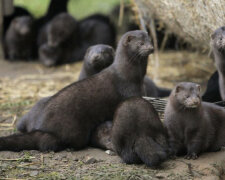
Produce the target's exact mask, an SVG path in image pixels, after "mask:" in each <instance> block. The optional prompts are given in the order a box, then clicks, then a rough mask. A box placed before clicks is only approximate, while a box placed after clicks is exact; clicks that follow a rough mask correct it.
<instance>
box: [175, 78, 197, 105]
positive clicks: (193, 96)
mask: <svg viewBox="0 0 225 180" xmlns="http://www.w3.org/2000/svg"><path fill="white" fill-rule="evenodd" d="M200 92H201V87H200V85H199V84H196V83H191V82H182V83H179V84H177V86H176V87H175V89H174V90H173V93H172V96H174V98H175V99H176V102H178V103H179V105H181V106H183V107H185V109H187V108H197V107H199V106H200V104H201V98H200Z"/></svg>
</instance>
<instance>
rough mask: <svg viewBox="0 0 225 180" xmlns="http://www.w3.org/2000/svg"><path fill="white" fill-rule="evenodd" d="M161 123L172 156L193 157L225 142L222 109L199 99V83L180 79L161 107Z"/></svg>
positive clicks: (214, 148) (224, 112)
mask: <svg viewBox="0 0 225 180" xmlns="http://www.w3.org/2000/svg"><path fill="white" fill-rule="evenodd" d="M164 123H165V126H166V127H167V130H168V133H169V142H170V147H171V150H172V151H173V153H174V155H181V154H186V156H185V158H187V159H196V158H198V156H199V154H200V153H203V152H207V151H218V150H220V148H221V147H222V146H224V145H225V131H224V129H225V110H224V108H222V107H219V106H217V105H214V104H212V103H206V102H201V98H200V85H198V84H195V83H189V82H183V83H179V84H177V86H176V87H175V88H174V89H173V91H172V93H171V95H170V97H169V101H168V103H167V105H166V109H165V120H164Z"/></svg>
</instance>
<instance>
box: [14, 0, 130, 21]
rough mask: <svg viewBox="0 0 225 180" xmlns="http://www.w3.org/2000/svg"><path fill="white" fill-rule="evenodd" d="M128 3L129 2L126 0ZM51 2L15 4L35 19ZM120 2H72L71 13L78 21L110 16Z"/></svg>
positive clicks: (27, 0)
mask: <svg viewBox="0 0 225 180" xmlns="http://www.w3.org/2000/svg"><path fill="white" fill-rule="evenodd" d="M126 1H128V0H126ZM49 2H50V0H14V4H15V5H18V6H22V7H25V8H26V9H28V10H29V11H30V12H31V13H32V14H33V15H34V16H35V17H40V16H42V15H44V14H45V12H46V11H47V7H48V4H49ZM119 2H120V0H70V1H69V3H68V9H69V12H70V13H71V14H72V15H73V16H74V17H76V18H77V19H80V18H83V17H85V16H88V15H90V14H93V13H96V12H100V13H104V14H108V13H109V12H110V11H111V10H112V8H113V7H114V6H115V5H117V4H119Z"/></svg>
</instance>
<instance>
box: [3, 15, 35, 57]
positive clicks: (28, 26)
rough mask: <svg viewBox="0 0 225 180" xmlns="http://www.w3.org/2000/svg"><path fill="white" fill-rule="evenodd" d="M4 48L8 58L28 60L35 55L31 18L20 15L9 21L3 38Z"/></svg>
mask: <svg viewBox="0 0 225 180" xmlns="http://www.w3.org/2000/svg"><path fill="white" fill-rule="evenodd" d="M4 50H5V54H6V58H7V59H9V60H17V59H21V60H23V59H24V60H30V59H33V58H34V57H35V30H34V27H33V18H32V17H30V16H20V17H17V18H15V19H13V20H12V21H11V24H10V26H9V28H8V30H7V31H6V35H5V38H4Z"/></svg>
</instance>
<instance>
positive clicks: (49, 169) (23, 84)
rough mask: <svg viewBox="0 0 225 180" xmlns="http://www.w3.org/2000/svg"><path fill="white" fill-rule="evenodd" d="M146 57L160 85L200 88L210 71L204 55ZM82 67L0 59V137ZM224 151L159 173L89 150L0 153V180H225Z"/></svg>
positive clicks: (176, 162) (172, 164)
mask: <svg viewBox="0 0 225 180" xmlns="http://www.w3.org/2000/svg"><path fill="white" fill-rule="evenodd" d="M155 59H156V57H154V56H152V57H150V62H149V66H148V75H149V76H151V77H152V78H153V79H154V80H155V82H156V83H157V84H158V85H160V86H163V87H168V88H172V87H173V86H174V84H176V83H177V82H179V81H193V82H197V83H200V84H201V85H202V86H203V90H204V87H205V84H206V82H207V79H208V78H209V76H210V74H212V73H213V72H214V70H215V68H214V66H213V63H212V61H211V60H210V59H209V58H208V57H207V56H205V55H199V54H197V53H190V52H176V53H174V52H167V53H160V54H159V59H160V61H159V68H158V70H157V68H156V67H157V66H156V62H155ZM81 65H82V63H81V62H79V63H75V64H72V65H64V66H61V67H56V68H44V67H43V66H41V65H40V64H38V63H37V62H34V63H25V62H19V63H10V62H7V61H4V60H1V61H0V136H5V135H9V134H12V133H13V132H15V131H16V129H15V124H16V122H17V120H18V119H19V118H20V117H21V116H22V115H23V114H24V113H25V112H27V111H28V110H29V108H30V107H31V106H32V105H33V104H34V103H35V102H36V101H37V100H38V99H40V98H42V97H45V96H49V95H52V94H54V93H55V92H57V91H58V90H59V89H61V88H62V87H64V86H66V85H68V84H70V83H71V82H74V81H76V80H77V77H78V75H79V71H80V68H81ZM224 168H225V151H220V152H217V153H208V154H204V155H202V156H200V158H199V159H198V160H195V161H193V160H189V161H188V160H184V159H183V158H177V159H175V160H168V161H167V162H165V163H163V164H162V166H161V167H159V168H158V169H150V168H148V167H146V166H145V165H126V164H124V163H122V162H121V160H120V158H119V157H118V156H116V155H114V154H110V155H109V154H107V153H106V152H105V151H103V150H100V149H94V148H86V149H84V150H82V151H73V150H71V149H68V150H65V151H62V152H59V153H54V152H48V153H40V152H38V151H23V152H19V153H14V152H0V179H215V180H216V179H223V178H224V179H225V177H224V173H225V170H224Z"/></svg>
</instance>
